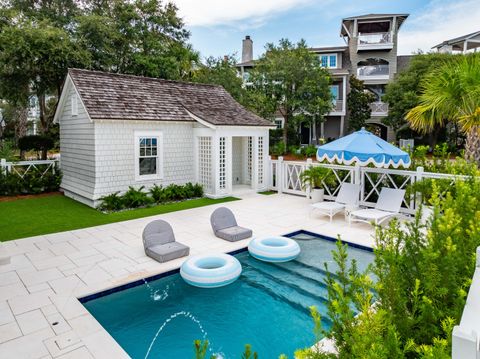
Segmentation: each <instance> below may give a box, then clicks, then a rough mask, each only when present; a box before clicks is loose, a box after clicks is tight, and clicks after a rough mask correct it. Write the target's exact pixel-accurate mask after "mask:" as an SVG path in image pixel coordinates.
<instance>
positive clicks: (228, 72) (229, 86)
mask: <svg viewBox="0 0 480 359" xmlns="http://www.w3.org/2000/svg"><path fill="white" fill-rule="evenodd" d="M236 63H237V62H236V59H235V57H234V55H226V56H224V57H219V58H215V57H209V58H207V59H206V61H205V65H201V66H199V68H198V69H197V70H195V71H193V74H192V80H193V81H195V82H200V83H205V84H214V85H220V86H223V88H224V89H225V90H227V91H228V92H229V93H230V95H232V97H233V98H234V99H235V100H237V101H238V102H239V103H241V104H243V105H248V103H249V101H248V97H247V95H248V94H247V91H246V90H245V88H244V87H243V81H242V79H241V78H240V77H239V76H238V71H237V69H236V68H235V64H236Z"/></svg>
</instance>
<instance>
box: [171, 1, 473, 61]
mask: <svg viewBox="0 0 480 359" xmlns="http://www.w3.org/2000/svg"><path fill="white" fill-rule="evenodd" d="M171 1H173V2H174V3H175V4H176V5H177V7H178V8H179V13H180V16H181V17H182V18H183V19H184V21H185V23H186V25H187V28H188V29H189V30H190V32H191V37H190V42H191V43H192V45H193V47H194V48H195V49H196V50H197V51H200V54H201V56H202V58H205V57H208V56H215V57H221V56H223V55H226V54H234V53H236V55H237V58H239V57H240V56H241V46H242V39H243V38H245V35H250V36H251V38H252V40H253V47H254V57H255V58H256V57H258V56H259V55H261V54H262V53H263V51H264V46H265V44H266V43H268V42H278V40H280V39H281V38H288V39H290V40H292V41H298V40H300V39H302V38H303V39H305V40H306V41H307V44H308V45H309V46H312V47H318V46H332V45H344V44H345V43H344V41H343V39H342V38H341V37H340V35H339V34H340V25H341V21H342V18H345V17H350V16H356V15H363V14H368V13H402V14H403V13H407V14H410V16H409V17H408V19H407V20H406V22H405V23H404V24H403V26H402V28H401V29H400V33H399V55H407V54H411V53H412V52H414V51H417V50H419V49H421V50H423V51H424V52H427V51H430V48H431V47H432V46H434V45H436V44H438V43H440V42H442V41H444V40H447V39H451V38H454V37H457V36H462V35H465V34H468V33H471V32H474V31H479V30H480V21H479V19H480V0H457V1H455V0H368V1H359V0H342V1H339V0H322V1H319V0H223V1H222V0H171Z"/></svg>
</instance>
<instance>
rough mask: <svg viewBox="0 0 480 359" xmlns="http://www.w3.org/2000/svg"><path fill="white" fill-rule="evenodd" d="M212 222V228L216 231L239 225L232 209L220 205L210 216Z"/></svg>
mask: <svg viewBox="0 0 480 359" xmlns="http://www.w3.org/2000/svg"><path fill="white" fill-rule="evenodd" d="M210 223H211V224H212V229H213V232H215V233H217V231H218V230H220V229H224V228H228V227H235V226H236V225H237V221H236V220H235V216H234V215H233V213H232V211H230V210H229V209H228V208H226V207H220V208H217V209H216V210H215V211H213V213H212V215H211V216H210Z"/></svg>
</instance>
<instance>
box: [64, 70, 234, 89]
mask: <svg viewBox="0 0 480 359" xmlns="http://www.w3.org/2000/svg"><path fill="white" fill-rule="evenodd" d="M70 71H81V72H89V73H97V74H102V75H106V76H116V77H129V78H132V77H133V78H141V79H147V80H152V81H157V82H166V83H177V84H184V85H195V86H208V87H218V88H221V89H223V90H225V89H224V87H223V86H221V85H215V84H206V83H202V82H193V81H180V80H168V79H162V78H159V77H150V76H143V75H132V74H121V73H118V72H110V71H101V70H89V69H80V68H76V67H69V68H68V72H69V73H70Z"/></svg>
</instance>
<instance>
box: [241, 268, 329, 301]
mask: <svg viewBox="0 0 480 359" xmlns="http://www.w3.org/2000/svg"><path fill="white" fill-rule="evenodd" d="M243 264H244V265H247V266H249V267H252V268H255V269H256V270H258V271H260V272H261V273H262V274H264V275H265V276H268V277H269V278H270V279H272V280H274V281H277V282H281V283H283V284H285V285H287V286H289V287H291V288H293V289H295V290H296V291H298V292H300V293H302V294H305V295H307V296H313V297H315V298H319V299H321V300H324V301H326V299H325V298H327V296H328V291H327V286H326V285H325V283H323V282H319V281H317V280H315V279H312V278H310V277H306V276H303V275H302V274H300V273H297V272H294V271H291V270H289V269H287V268H284V267H283V266H278V265H274V264H272V263H265V262H261V261H258V260H256V259H254V258H251V259H249V260H247V261H246V262H244V263H243Z"/></svg>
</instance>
